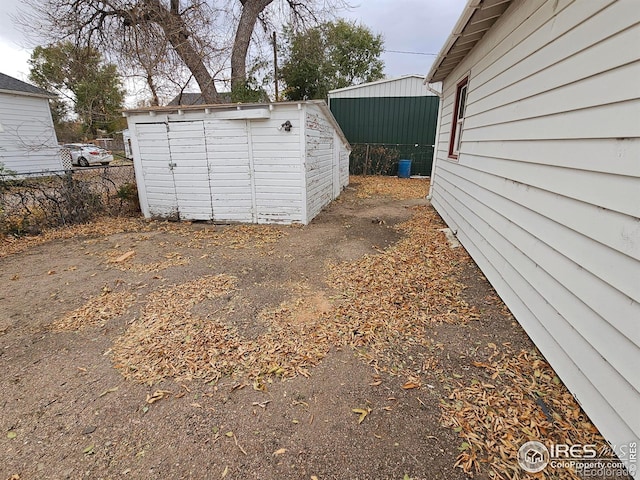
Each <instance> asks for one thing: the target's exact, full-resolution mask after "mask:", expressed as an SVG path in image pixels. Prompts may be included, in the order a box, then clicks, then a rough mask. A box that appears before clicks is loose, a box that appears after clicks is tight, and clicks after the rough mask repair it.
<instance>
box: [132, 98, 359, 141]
mask: <svg viewBox="0 0 640 480" xmlns="http://www.w3.org/2000/svg"><path fill="white" fill-rule="evenodd" d="M305 104H309V105H311V104H313V105H317V106H318V107H320V109H321V110H322V111H323V112H324V114H325V116H326V117H327V119H328V120H329V122H331V124H332V125H333V127H334V128H335V129H336V131H337V132H338V134H339V135H340V137H341V138H342V141H343V142H344V144H345V145H347V146H348V148H349V149H350V148H351V146H350V144H349V140H347V137H346V136H345V134H344V132H343V131H342V128H340V125H339V124H338V122H337V121H336V119H335V117H334V116H333V113H331V110H329V107H327V103H326V102H325V101H324V100H299V101H291V102H275V103H232V104H230V103H223V104H209V105H167V106H164V107H142V108H132V109H130V110H124V111H123V112H122V115H124V116H125V117H129V116H131V115H144V114H147V115H155V114H158V113H160V114H162V113H166V114H170V113H185V112H194V111H195V112H197V111H203V112H205V113H210V112H213V111H225V110H226V111H229V110H251V109H256V108H268V109H269V110H272V109H273V108H277V107H278V106H287V105H288V106H292V105H298V108H300V107H301V106H302V105H305Z"/></svg>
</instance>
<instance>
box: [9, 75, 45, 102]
mask: <svg viewBox="0 0 640 480" xmlns="http://www.w3.org/2000/svg"><path fill="white" fill-rule="evenodd" d="M0 92H2V93H14V94H19V95H28V96H35V97H46V98H53V97H55V95H53V94H51V93H49V92H47V91H46V90H44V89H42V88H38V87H36V86H34V85H31V84H30V83H27V82H23V81H22V80H18V79H17V78H13V77H10V76H9V75H5V74H4V73H0Z"/></svg>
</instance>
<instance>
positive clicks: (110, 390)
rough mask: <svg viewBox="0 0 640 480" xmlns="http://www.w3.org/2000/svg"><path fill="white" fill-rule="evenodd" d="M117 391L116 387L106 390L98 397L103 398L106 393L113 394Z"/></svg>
mask: <svg viewBox="0 0 640 480" xmlns="http://www.w3.org/2000/svg"><path fill="white" fill-rule="evenodd" d="M86 371H87V370H86V369H85V372H86ZM117 390H118V387H113V388H108V389H106V390H105V391H104V392H102V393H101V394H100V395H98V397H104V396H105V395H106V394H107V393H113V392H116V391H117Z"/></svg>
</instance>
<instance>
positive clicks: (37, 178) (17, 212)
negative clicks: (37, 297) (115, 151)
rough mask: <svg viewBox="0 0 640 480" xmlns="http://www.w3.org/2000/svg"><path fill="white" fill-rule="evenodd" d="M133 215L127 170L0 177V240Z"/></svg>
mask: <svg viewBox="0 0 640 480" xmlns="http://www.w3.org/2000/svg"><path fill="white" fill-rule="evenodd" d="M139 211H140V206H139V204H138V191H137V188H136V181H135V173H134V170H133V165H122V166H117V165H114V166H105V167H89V168H83V169H68V170H63V171H57V172H34V173H27V174H25V173H21V174H20V175H16V174H12V173H7V172H3V173H2V174H0V234H4V235H24V234H37V233H40V232H41V231H42V229H44V228H50V227H56V226H61V225H71V224H78V223H86V222H88V221H90V220H91V219H92V218H95V217H99V216H105V215H106V216H133V215H138V214H139Z"/></svg>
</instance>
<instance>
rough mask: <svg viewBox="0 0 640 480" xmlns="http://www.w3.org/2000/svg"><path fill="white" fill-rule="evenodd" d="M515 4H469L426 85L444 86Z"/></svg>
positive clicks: (502, 0) (483, 0) (507, 0)
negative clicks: (449, 76)
mask: <svg viewBox="0 0 640 480" xmlns="http://www.w3.org/2000/svg"><path fill="white" fill-rule="evenodd" d="M511 1H512V0H468V2H467V5H466V6H465V7H464V11H463V12H462V15H461V16H460V19H459V20H458V23H456V25H455V27H453V31H452V32H451V35H449V38H448V39H447V41H446V43H445V44H444V46H443V47H442V50H440V53H439V54H438V57H437V58H436V60H435V61H434V62H433V65H432V66H431V70H429V73H427V76H426V78H425V82H426V83H434V82H441V81H443V80H444V79H445V78H447V76H448V75H449V74H450V73H451V72H452V71H453V70H454V69H455V68H456V67H457V66H458V65H459V64H460V62H462V60H463V59H464V58H465V57H466V56H467V54H468V53H469V52H470V51H471V50H472V49H473V47H475V46H476V44H477V43H478V42H479V41H480V39H481V38H482V37H483V36H484V34H485V33H486V32H487V31H488V30H489V29H490V28H491V27H492V26H493V24H494V23H496V21H497V20H498V19H499V18H500V17H501V16H502V14H503V13H504V12H505V10H506V9H507V8H508V7H509V5H510V4H511Z"/></svg>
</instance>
